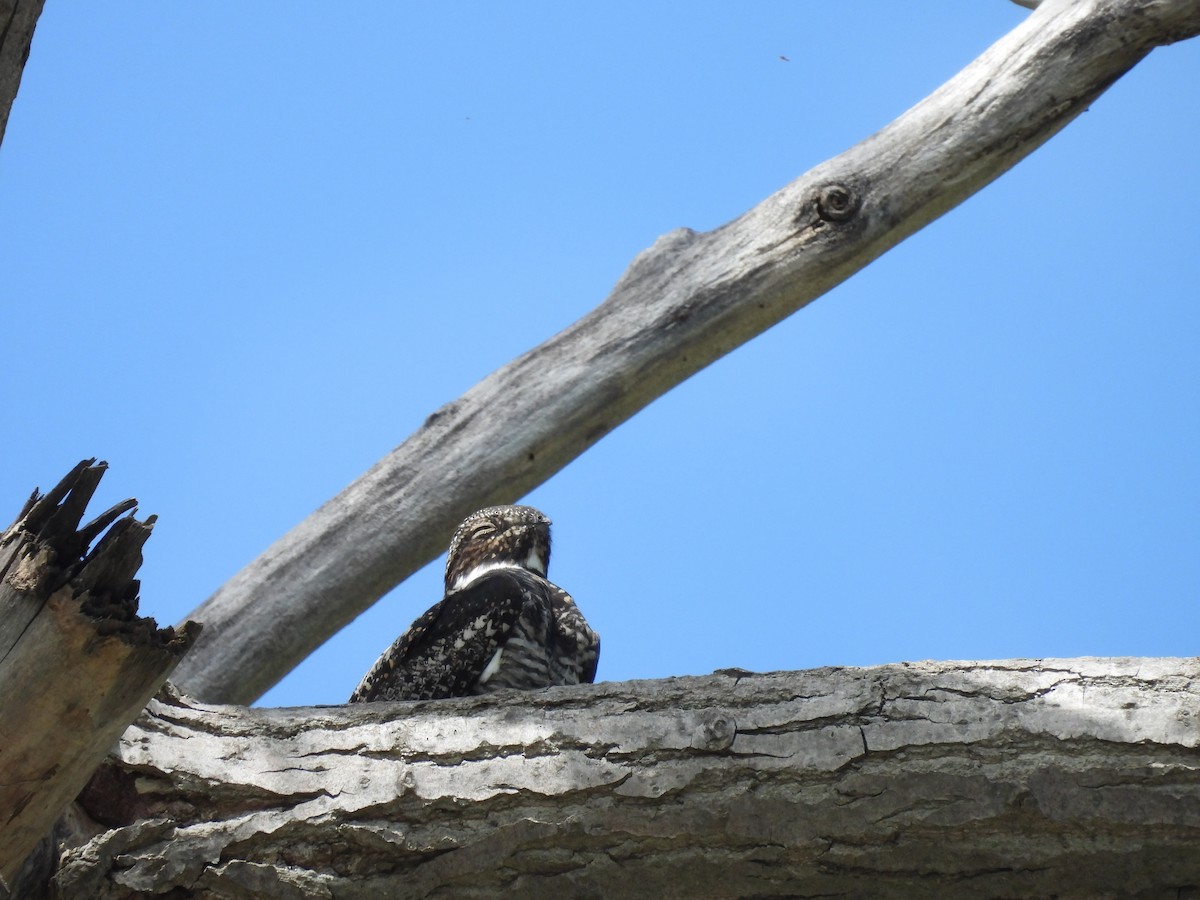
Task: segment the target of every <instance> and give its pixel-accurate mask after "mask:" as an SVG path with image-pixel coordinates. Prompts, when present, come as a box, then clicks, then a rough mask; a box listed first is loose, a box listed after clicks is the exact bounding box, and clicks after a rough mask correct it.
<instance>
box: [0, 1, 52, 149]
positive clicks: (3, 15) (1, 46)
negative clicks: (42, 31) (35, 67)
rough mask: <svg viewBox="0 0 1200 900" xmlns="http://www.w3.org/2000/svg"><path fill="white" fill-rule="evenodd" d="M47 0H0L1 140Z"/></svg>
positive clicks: (0, 140)
mask: <svg viewBox="0 0 1200 900" xmlns="http://www.w3.org/2000/svg"><path fill="white" fill-rule="evenodd" d="M45 3H46V0H0V143H2V142H3V141H4V131H5V129H6V128H7V127H8V114H9V112H10V110H11V109H12V104H13V100H14V99H16V96H17V89H18V88H19V87H20V86H21V74H22V73H23V72H24V71H25V62H26V60H28V59H29V48H30V45H31V44H32V43H33V31H34V29H35V28H36V27H37V20H38V16H40V15H41V14H42V7H43V6H44V5H45Z"/></svg>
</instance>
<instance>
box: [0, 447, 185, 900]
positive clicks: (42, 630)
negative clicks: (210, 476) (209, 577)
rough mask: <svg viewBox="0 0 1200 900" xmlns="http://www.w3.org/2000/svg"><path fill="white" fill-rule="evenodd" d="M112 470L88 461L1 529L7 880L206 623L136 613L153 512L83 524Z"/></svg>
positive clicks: (0, 862)
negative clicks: (160, 622)
mask: <svg viewBox="0 0 1200 900" xmlns="http://www.w3.org/2000/svg"><path fill="white" fill-rule="evenodd" d="M105 468H106V465H105V464H104V463H99V464H96V461H95V460H86V461H84V462H82V463H80V464H79V465H78V466H76V467H75V468H74V469H73V470H72V471H71V472H70V474H68V475H67V477H66V478H64V479H63V480H62V482H61V483H59V485H58V486H57V487H55V488H54V489H53V490H52V491H50V492H49V493H47V494H46V495H45V496H41V495H39V494H38V493H37V492H36V491H35V492H34V494H33V496H32V497H31V498H30V499H29V502H28V503H27V504H26V506H25V509H24V510H23V511H22V512H21V515H20V516H19V517H18V519H17V521H16V522H15V523H14V524H13V525H12V527H10V528H9V529H8V530H7V531H5V532H4V533H3V534H0V888H2V886H3V884H4V882H5V881H6V880H11V879H12V878H13V876H14V875H15V873H16V872H17V870H18V868H19V867H20V866H21V864H22V862H23V861H24V860H25V858H26V857H27V856H28V855H29V853H30V851H31V850H32V849H33V848H34V846H35V845H36V844H37V843H38V841H40V840H41V839H42V838H43V837H45V835H46V834H47V833H48V832H49V831H50V828H51V826H52V825H53V823H54V821H55V819H57V818H58V816H59V814H60V813H61V812H62V811H63V809H64V808H65V807H66V806H67V804H68V803H70V801H71V800H72V799H74V797H75V796H76V794H78V793H79V790H80V789H81V788H82V787H83V786H84V784H85V783H86V782H87V780H88V778H89V776H90V775H91V774H92V772H93V770H95V768H96V766H97V765H99V764H100V762H101V761H102V760H103V759H104V757H105V755H106V754H107V752H108V751H109V749H110V748H111V747H112V745H113V744H114V742H116V740H117V738H118V737H119V736H120V734H121V732H123V731H124V730H125V729H126V728H127V727H128V725H129V723H130V722H132V721H133V720H134V718H136V717H137V715H138V713H139V712H141V710H142V708H143V707H144V706H145V705H146V702H147V701H148V700H149V699H150V697H151V696H153V694H154V692H155V691H157V690H158V689H159V687H160V686H161V685H162V683H163V682H164V681H165V680H166V677H167V675H168V674H170V672H171V670H172V669H173V668H174V667H175V664H176V663H177V662H178V661H179V658H180V656H181V655H182V654H183V653H184V651H186V650H187V648H188V647H189V646H190V645H191V643H192V641H193V639H194V638H195V634H196V632H197V631H198V629H199V626H197V625H196V624H195V623H188V624H187V625H186V626H184V627H183V628H182V629H181V630H180V631H178V632H176V631H175V629H172V628H164V629H161V630H160V629H159V628H158V627H157V625H156V624H155V622H154V620H153V619H149V618H140V617H138V616H137V602H138V601H137V595H138V582H137V580H136V579H135V577H134V576H135V575H136V573H137V570H138V567H139V566H140V565H141V562H142V554H141V550H142V545H143V544H145V542H146V539H147V538H148V537H149V536H150V530H151V528H152V526H153V523H154V517H153V516H151V517H150V518H149V519H147V520H146V521H144V522H143V521H138V520H137V519H135V518H133V516H132V513H131V510H133V509H134V507H135V506H136V501H133V500H127V501H125V502H124V503H121V504H118V505H117V506H114V507H113V508H112V509H110V510H108V511H107V512H105V513H103V514H101V515H100V516H99V517H97V518H96V519H95V520H94V521H92V522H91V523H89V524H88V525H84V526H82V527H80V521H81V518H82V516H83V514H84V511H85V510H86V508H87V505H88V503H89V501H90V500H91V498H92V495H93V493H94V492H95V490H96V486H97V484H99V482H100V478H101V476H102V475H103V474H104V471H105ZM126 513H130V515H128V516H126V515H125V514H126ZM97 538H99V541H98V542H97V543H96V546H95V548H94V549H93V550H91V551H90V552H88V547H89V546H90V545H91V544H92V542H93V541H96V539H97Z"/></svg>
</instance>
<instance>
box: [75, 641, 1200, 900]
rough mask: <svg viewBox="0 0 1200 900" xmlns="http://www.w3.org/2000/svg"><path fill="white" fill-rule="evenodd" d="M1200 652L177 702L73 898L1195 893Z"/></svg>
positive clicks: (109, 768) (143, 747) (115, 795)
mask: <svg viewBox="0 0 1200 900" xmlns="http://www.w3.org/2000/svg"><path fill="white" fill-rule="evenodd" d="M1198 701H1200V660H1197V659H1071V660H1041V661H1033V660H1008V661H1002V662H985V663H916V664H901V665H892V666H880V667H875V668H866V669H854V668H840V669H821V670H814V671H810V672H789V673H775V674H770V675H752V674H750V673H732V674H730V673H725V674H722V673H717V674H714V675H712V676H708V677H694V678H673V679H666V680H662V681H643V682H627V683H609V684H600V685H594V686H579V687H569V688H551V689H549V690H546V691H541V692H536V693H511V692H510V693H505V694H497V695H487V696H483V697H475V698H467V699H462V700H447V701H435V702H421V703H381V704H364V705H358V706H348V707H328V708H314V709H291V710H287V709H263V710H258V709H245V708H241V707H225V706H205V705H202V704H199V703H196V702H194V701H191V700H189V699H187V698H184V697H182V696H180V695H178V694H175V693H173V692H166V693H164V694H160V696H159V698H157V699H156V700H155V701H153V702H152V703H151V704H150V705H149V707H148V709H147V712H146V714H145V715H143V717H142V718H141V719H139V720H138V721H137V723H136V724H135V725H134V726H133V727H131V728H130V729H129V730H128V731H127V732H126V733H125V735H124V736H123V737H122V739H121V742H120V744H119V746H118V748H117V750H116V751H115V754H114V756H113V758H112V759H111V760H110V761H109V763H108V764H106V766H105V767H103V768H102V769H101V770H100V772H99V773H98V774H97V778H96V779H94V780H93V782H92V785H91V787H90V788H89V790H88V792H87V793H85V795H84V796H83V798H82V806H83V807H84V809H86V810H87V811H89V812H90V813H91V814H92V815H93V816H96V817H107V819H108V825H107V830H104V831H102V832H101V833H99V834H97V835H96V836H95V837H94V838H92V839H91V840H90V841H87V842H86V843H84V844H82V845H81V846H78V847H76V848H74V849H72V850H71V851H69V853H68V854H67V856H66V861H65V864H64V866H63V868H62V870H61V872H60V873H59V875H58V879H57V884H58V887H59V889H60V890H61V891H62V892H63V895H64V896H67V897H103V898H133V897H144V896H148V895H150V894H155V895H157V894H159V893H161V892H166V891H175V893H172V894H171V896H173V897H199V896H203V897H218V898H222V897H230V898H232V897H246V896H283V897H295V898H307V897H337V898H367V897H385V896H386V897H414V898H415V897H483V896H488V897H492V896H498V895H499V894H500V892H502V891H504V892H511V896H520V897H528V898H539V897H547V898H549V897H554V898H559V897H564V896H569V897H618V896H619V897H655V898H658V897H689V898H710V897H711V898H718V897H737V896H763V897H766V896H797V895H799V896H812V895H830V896H842V897H863V898H867V897H870V898H889V897H898V898H904V897H920V898H927V897H931V896H953V897H956V898H973V897H980V898H983V897H1005V896H1009V897H1017V896H1019V897H1048V896H1055V897H1060V898H1072V897H1077V898H1084V897H1087V898H1094V897H1101V896H1111V897H1115V896H1120V897H1168V896H1170V897H1175V896H1178V894H1177V892H1182V891H1185V890H1187V889H1192V888H1193V887H1194V886H1196V885H1200V853H1197V852H1196V851H1197V847H1198V846H1200V749H1198V746H1200V725H1198V723H1197V716H1198V709H1200V705H1198Z"/></svg>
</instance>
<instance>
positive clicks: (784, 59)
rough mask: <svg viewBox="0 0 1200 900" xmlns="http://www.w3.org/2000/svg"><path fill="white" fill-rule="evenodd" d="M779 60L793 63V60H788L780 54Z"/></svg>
mask: <svg viewBox="0 0 1200 900" xmlns="http://www.w3.org/2000/svg"><path fill="white" fill-rule="evenodd" d="M779 58H780V59H782V60H783V61H784V62H791V60H790V59H788V58H787V57H786V56H784V55H783V54H782V53H780V54H779Z"/></svg>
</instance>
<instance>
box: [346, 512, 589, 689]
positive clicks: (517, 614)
mask: <svg viewBox="0 0 1200 900" xmlns="http://www.w3.org/2000/svg"><path fill="white" fill-rule="evenodd" d="M549 563H550V520H549V519H548V518H546V517H545V516H544V515H543V514H542V513H540V512H538V511H537V510H536V509H533V508H532V507H529V506H490V507H488V508H487V509H481V510H479V512H477V513H473V514H472V515H470V516H468V517H467V518H466V519H465V520H464V521H463V523H462V524H461V525H459V527H458V529H457V530H456V531H455V532H454V536H453V538H451V540H450V551H449V553H448V554H447V556H446V578H445V584H446V594H445V596H444V597H443V598H442V600H441V601H440V602H439V603H437V604H435V605H434V606H433V607H432V608H430V609H429V610H428V611H427V612H426V613H425V614H424V615H423V616H421V617H420V618H419V619H417V620H416V621H415V622H414V623H413V624H412V625H411V626H410V627H409V629H408V630H407V631H406V632H405V633H404V634H402V635H401V636H400V637H399V638H398V639H397V640H396V642H395V643H394V644H392V646H391V647H389V648H388V650H387V651H386V652H385V653H384V654H383V656H381V657H380V658H379V660H378V661H377V662H376V663H375V665H374V666H372V668H371V671H370V672H368V673H367V674H366V676H365V677H364V678H363V680H362V682H361V683H360V684H359V686H358V687H357V688H356V689H355V691H354V693H353V694H352V695H351V696H350V702H351V703H360V702H366V701H371V700H432V699H438V698H441V697H462V696H467V695H469V694H479V693H485V692H487V691H494V690H499V689H501V688H519V689H522V690H533V689H536V688H541V687H548V686H550V685H554V684H578V683H580V682H591V681H593V680H594V679H595V677H596V663H597V661H598V659H599V656H600V638H599V637H598V636H597V635H596V633H595V632H594V631H592V629H591V628H590V627H589V626H588V624H587V621H586V620H585V619H584V618H583V614H582V613H581V612H580V611H579V608H578V607H577V606H576V605H575V601H574V600H572V599H571V595H570V594H568V593H567V592H566V591H564V590H563V589H562V588H560V587H558V586H557V585H555V584H552V583H551V582H550V581H548V580H547V579H546V570H547V566H548V565H549Z"/></svg>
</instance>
